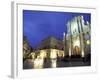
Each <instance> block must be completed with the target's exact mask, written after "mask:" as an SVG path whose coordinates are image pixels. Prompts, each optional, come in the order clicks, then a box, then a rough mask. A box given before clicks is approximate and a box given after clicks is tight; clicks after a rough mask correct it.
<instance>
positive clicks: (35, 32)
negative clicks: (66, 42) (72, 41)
mask: <svg viewBox="0 0 100 80" xmlns="http://www.w3.org/2000/svg"><path fill="white" fill-rule="evenodd" d="M80 15H82V16H83V17H84V20H85V21H89V22H90V19H91V15H90V14H89V13H69V12H51V11H33V10H23V36H25V37H26V38H27V40H28V43H29V45H30V46H31V47H33V48H34V47H37V46H38V45H39V44H40V42H41V40H43V39H45V38H47V37H48V36H54V37H57V38H59V39H61V40H62V39H63V32H67V26H66V24H67V22H68V21H69V20H71V19H73V18H74V17H76V16H80Z"/></svg>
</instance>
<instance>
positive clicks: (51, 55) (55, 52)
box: [50, 49, 57, 58]
mask: <svg viewBox="0 0 100 80" xmlns="http://www.w3.org/2000/svg"><path fill="white" fill-rule="evenodd" d="M50 58H57V50H56V49H51V53H50Z"/></svg>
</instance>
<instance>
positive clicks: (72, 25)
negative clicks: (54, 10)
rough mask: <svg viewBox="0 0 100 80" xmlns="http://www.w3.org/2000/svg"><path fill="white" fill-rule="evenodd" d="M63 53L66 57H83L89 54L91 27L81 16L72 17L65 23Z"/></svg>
mask: <svg viewBox="0 0 100 80" xmlns="http://www.w3.org/2000/svg"><path fill="white" fill-rule="evenodd" d="M64 44H65V45H64V51H65V53H66V55H68V56H72V55H80V56H81V57H84V56H85V55H88V54H90V53H91V25H90V23H89V22H88V21H84V18H83V16H78V17H74V18H73V19H72V20H70V21H69V22H68V23H67V33H64Z"/></svg>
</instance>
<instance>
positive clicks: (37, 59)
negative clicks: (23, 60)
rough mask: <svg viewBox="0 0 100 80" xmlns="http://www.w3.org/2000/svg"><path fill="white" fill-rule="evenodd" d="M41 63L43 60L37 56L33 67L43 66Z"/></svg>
mask: <svg viewBox="0 0 100 80" xmlns="http://www.w3.org/2000/svg"><path fill="white" fill-rule="evenodd" d="M43 64H44V60H43V59H42V58H40V56H38V57H37V58H36V59H35V60H34V68H35V69H39V68H43Z"/></svg>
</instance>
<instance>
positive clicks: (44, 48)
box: [38, 36, 64, 58]
mask: <svg viewBox="0 0 100 80" xmlns="http://www.w3.org/2000/svg"><path fill="white" fill-rule="evenodd" d="M38 51H39V52H40V54H39V56H40V57H42V58H57V57H64V51H63V41H62V40H60V39H57V38H56V37H53V36H49V37H47V38H46V39H44V40H42V41H41V43H40V45H39V47H38Z"/></svg>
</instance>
